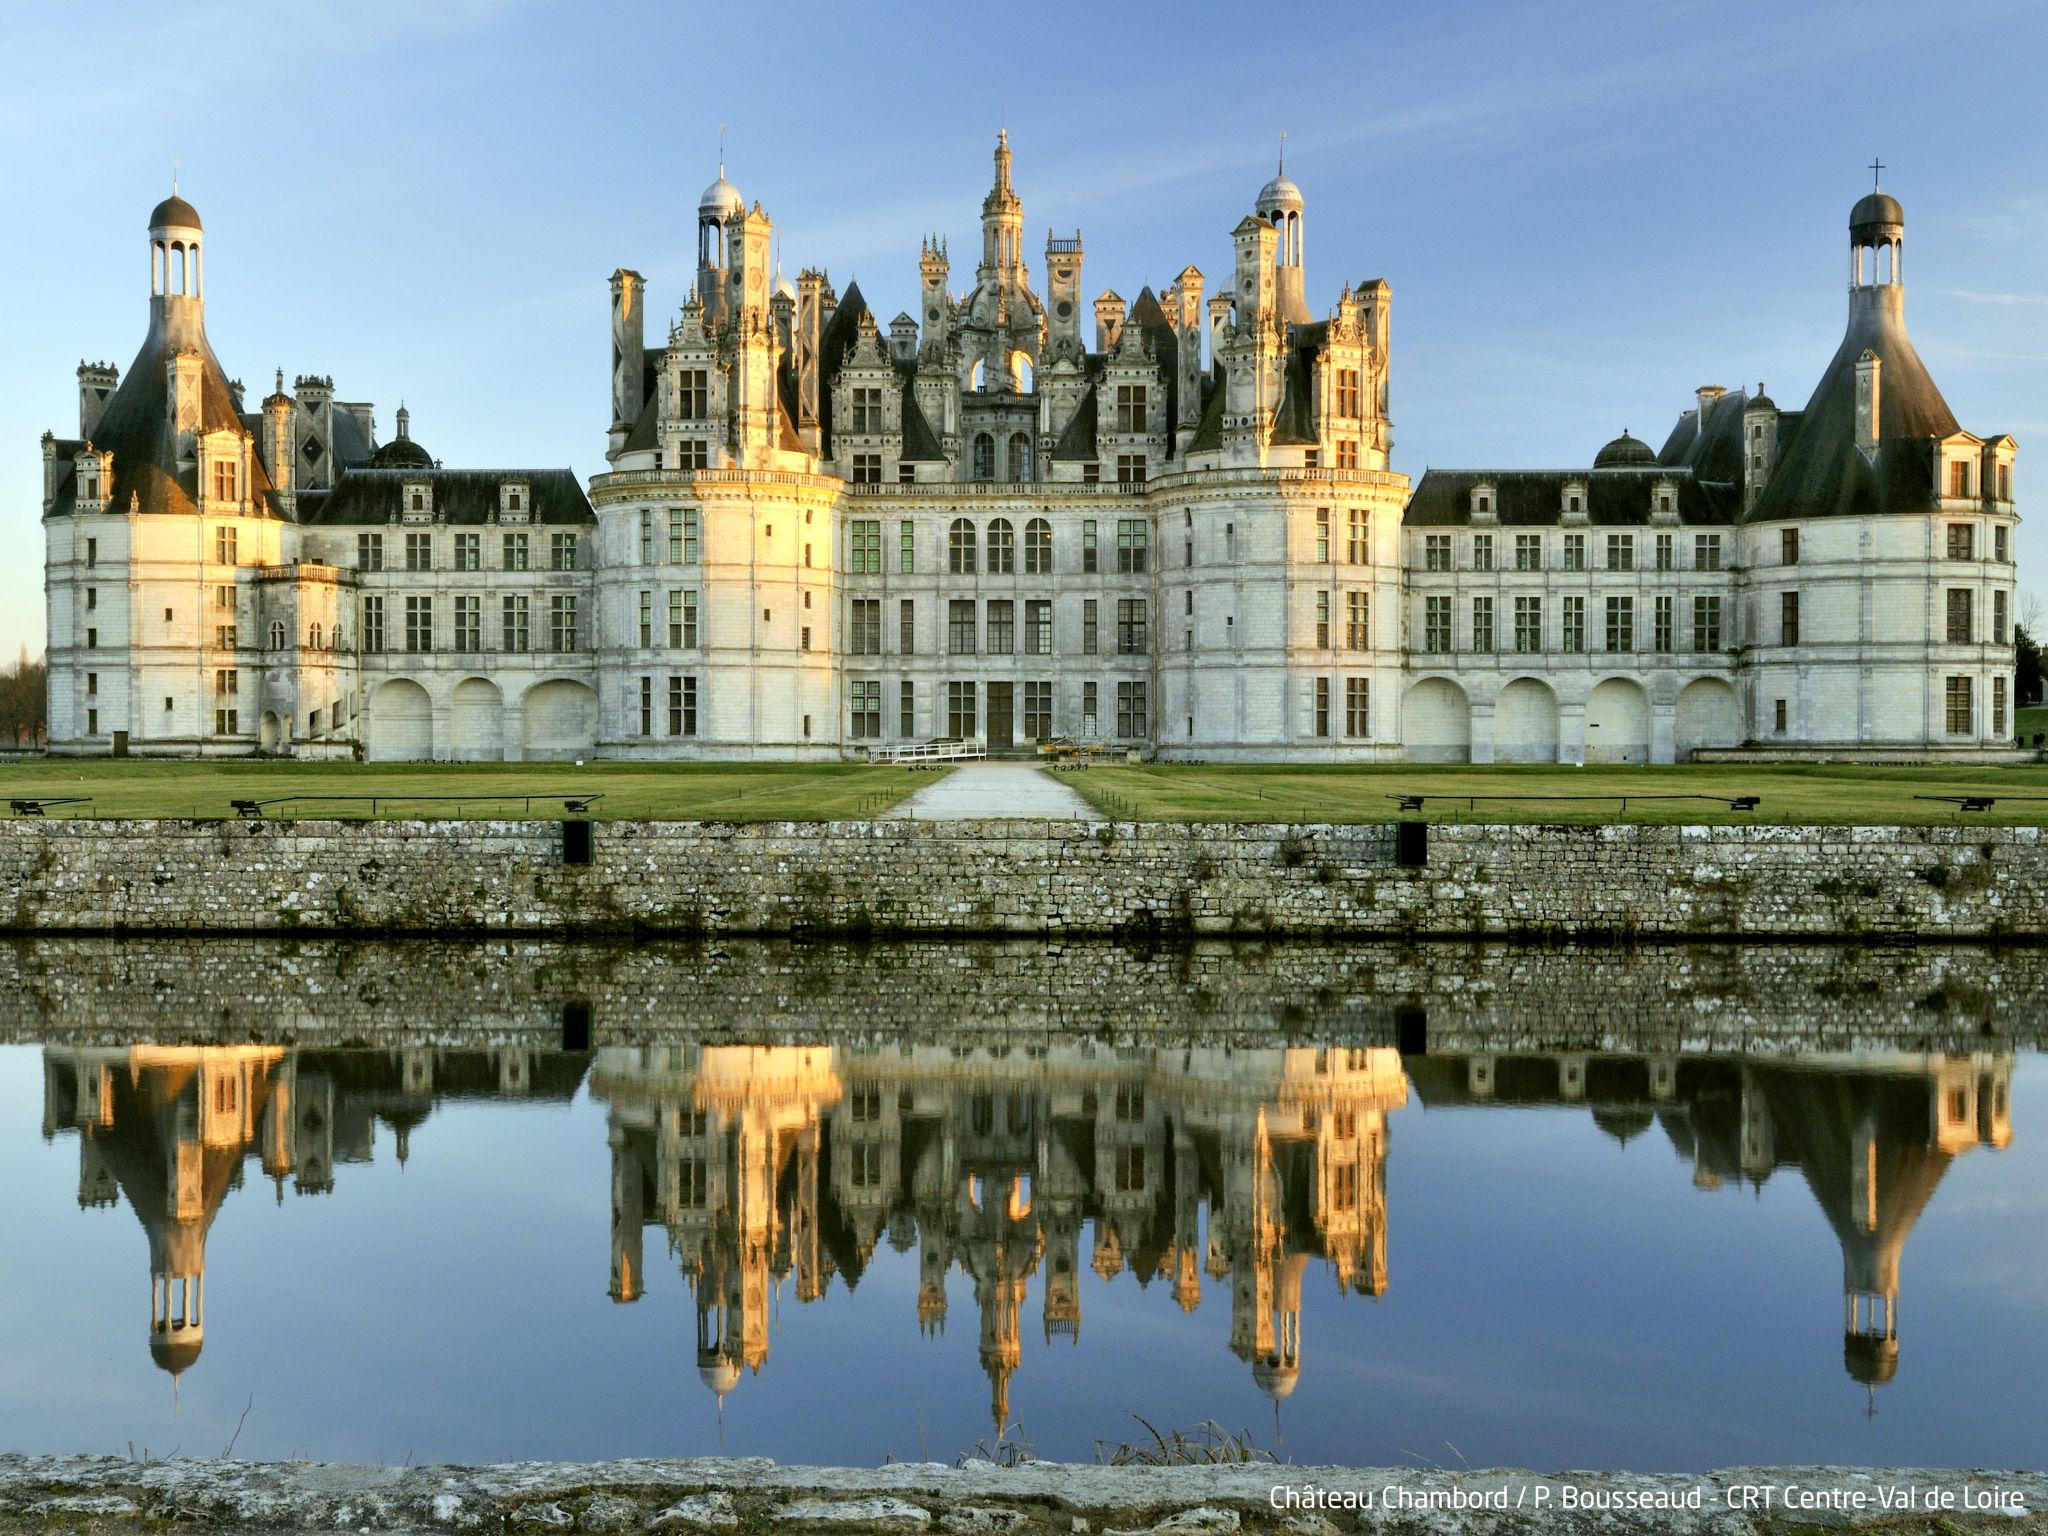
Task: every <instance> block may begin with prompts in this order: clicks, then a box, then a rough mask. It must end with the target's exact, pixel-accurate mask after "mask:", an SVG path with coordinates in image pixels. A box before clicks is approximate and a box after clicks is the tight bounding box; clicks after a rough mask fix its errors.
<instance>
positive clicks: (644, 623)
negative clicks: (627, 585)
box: [640, 592, 654, 651]
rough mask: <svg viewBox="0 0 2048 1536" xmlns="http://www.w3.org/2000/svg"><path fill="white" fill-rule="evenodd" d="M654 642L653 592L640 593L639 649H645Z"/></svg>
mask: <svg viewBox="0 0 2048 1536" xmlns="http://www.w3.org/2000/svg"><path fill="white" fill-rule="evenodd" d="M653 644H654V594H653V593H652V592H642V593H641V594H640V649H641V650H643V651H644V650H646V649H648V648H649V647H650V646H652V645H653Z"/></svg>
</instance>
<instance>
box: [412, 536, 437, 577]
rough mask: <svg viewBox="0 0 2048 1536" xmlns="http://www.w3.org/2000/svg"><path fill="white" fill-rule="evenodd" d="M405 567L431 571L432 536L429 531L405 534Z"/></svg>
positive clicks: (413, 569) (432, 560)
mask: <svg viewBox="0 0 2048 1536" xmlns="http://www.w3.org/2000/svg"><path fill="white" fill-rule="evenodd" d="M405 568H406V569H407V570H408V571H431V570H432V569H433V568H434V536H433V535H432V534H431V533H408V534H407V535H406V536H405Z"/></svg>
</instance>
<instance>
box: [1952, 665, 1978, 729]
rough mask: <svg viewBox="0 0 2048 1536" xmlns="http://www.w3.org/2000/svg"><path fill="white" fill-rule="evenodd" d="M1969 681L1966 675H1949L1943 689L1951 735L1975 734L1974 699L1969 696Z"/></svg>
mask: <svg viewBox="0 0 2048 1536" xmlns="http://www.w3.org/2000/svg"><path fill="white" fill-rule="evenodd" d="M1971 682H1972V680H1971V679H1970V678H1967V677H1951V678H1949V679H1948V684H1947V687H1946V689H1945V690H1944V692H1945V695H1946V699H1947V705H1948V733H1949V735H1951V736H1973V735H1975V734H1976V729H1977V726H1976V708H1975V700H1974V699H1973V698H1972V697H1971Z"/></svg>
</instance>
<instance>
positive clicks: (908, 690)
mask: <svg viewBox="0 0 2048 1536" xmlns="http://www.w3.org/2000/svg"><path fill="white" fill-rule="evenodd" d="M896 734H897V735H898V736H915V735H916V734H917V684H915V683H913V682H912V681H911V680H910V679H909V678H907V677H906V678H905V679H903V681H902V683H900V684H899V685H898V686H897V689H896Z"/></svg>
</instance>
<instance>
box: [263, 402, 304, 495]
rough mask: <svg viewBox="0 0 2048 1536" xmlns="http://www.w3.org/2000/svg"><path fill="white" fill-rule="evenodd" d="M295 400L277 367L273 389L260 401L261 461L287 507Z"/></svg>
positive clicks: (295, 441) (292, 465) (294, 435)
mask: <svg viewBox="0 0 2048 1536" xmlns="http://www.w3.org/2000/svg"><path fill="white" fill-rule="evenodd" d="M294 409H295V403H294V402H293V400H292V397H291V396H290V395H288V394H286V393H285V392H284V370H283V369H282V368H280V369H278V371H277V389H276V391H275V393H273V394H272V395H271V396H270V398H269V399H267V400H265V401H264V402H263V463H264V466H265V467H266V468H268V469H269V471H270V483H271V485H272V487H273V488H274V489H275V491H276V494H277V498H278V500H279V501H280V502H282V503H283V504H284V506H285V507H286V508H287V509H289V508H290V507H291V505H292V501H293V485H294V479H293V474H292V472H293V470H294V469H296V468H297V465H296V464H295V463H294V462H293V460H294V458H295V457H296V452H295V450H296V448H297V446H298V438H297V429H296V428H295V426H294V425H293V422H292V412H293V410H294Z"/></svg>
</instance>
